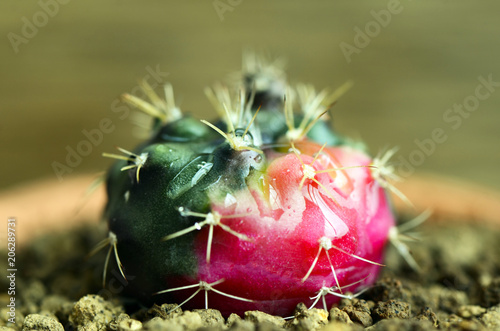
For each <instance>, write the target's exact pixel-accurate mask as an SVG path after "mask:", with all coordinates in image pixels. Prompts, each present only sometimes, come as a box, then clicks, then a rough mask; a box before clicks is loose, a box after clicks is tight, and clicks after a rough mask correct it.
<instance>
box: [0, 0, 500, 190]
mask: <svg viewBox="0 0 500 331" xmlns="http://www.w3.org/2000/svg"><path fill="white" fill-rule="evenodd" d="M391 11H392V13H391ZM499 12H500V2H498V1H481V2H473V1H465V0H464V1H455V0H453V1H452V0H450V1H446V0H443V1H439V0H435V1H407V0H401V2H400V3H399V5H398V2H397V1H326V0H325V1H315V2H306V1H290V0H281V1H262V0H259V1H249V0H243V1H237V0H232V1H227V0H221V1H196V2H195V1H189V2H188V1H185V2H180V1H179V2H173V1H164V0H162V1H96V0H87V1H77V0H72V1H68V0H64V1H62V0H60V2H59V1H57V0H41V1H39V2H37V1H30V2H18V1H2V2H1V3H0V16H1V20H0V32H1V36H2V42H1V43H0V54H1V62H0V77H1V79H0V114H1V121H0V144H1V146H2V147H1V149H2V167H1V169H2V171H1V172H0V188H6V187H9V186H12V185H15V184H17V183H21V182H26V181H30V180H33V179H36V178H40V177H52V178H54V177H55V173H54V171H53V168H52V163H53V162H54V161H56V162H60V163H62V164H64V163H66V161H65V158H66V155H67V153H68V152H67V149H66V148H67V146H69V147H70V148H73V149H76V147H77V146H78V144H79V143H81V142H82V141H84V140H88V138H86V137H85V135H84V134H83V133H82V131H83V130H87V131H92V130H94V129H97V128H99V123H100V121H101V120H102V119H104V118H108V119H109V120H110V121H111V123H112V125H113V127H114V130H113V131H112V132H110V133H105V134H103V138H102V142H100V143H98V144H97V146H93V147H92V150H91V152H89V155H87V156H84V157H82V160H81V163H80V164H79V165H77V166H75V167H73V168H72V169H73V172H72V174H82V173H89V172H98V171H101V170H103V169H105V168H106V167H107V166H108V164H109V163H110V162H111V161H110V160H107V159H104V158H102V157H101V153H102V152H105V151H106V152H113V151H114V147H113V146H115V145H119V146H121V147H124V148H127V149H132V148H133V147H134V146H135V145H136V144H137V143H138V141H139V139H138V138H137V137H135V136H134V135H133V134H132V128H133V125H132V124H131V123H130V119H131V118H132V117H131V116H125V113H123V112H122V111H121V110H119V109H123V108H117V107H120V104H119V103H118V101H117V100H118V99H117V98H118V97H119V95H120V94H121V93H123V92H131V91H133V90H134V88H135V87H136V86H137V80H138V79H140V78H144V77H146V76H147V75H151V73H150V72H151V71H158V70H159V71H160V72H161V73H160V74H157V78H162V79H164V81H169V82H171V83H173V85H174V91H175V94H176V98H177V101H178V102H180V105H181V107H182V109H184V110H186V111H192V112H193V113H195V114H198V115H199V116H200V117H203V118H210V117H212V115H214V111H213V110H212V108H211V107H210V105H209V103H208V101H207V100H206V98H205V97H204V94H203V87H204V86H206V85H209V84H212V83H213V82H215V81H218V80H219V81H220V80H223V79H225V78H226V76H227V74H229V73H231V72H233V71H235V70H238V69H239V68H240V67H241V53H242V50H243V49H245V48H248V47H250V48H253V49H256V50H259V51H265V52H268V53H270V54H272V55H277V56H283V57H285V58H286V59H287V60H288V74H289V76H288V77H289V79H290V81H291V82H297V81H305V82H310V83H312V84H314V85H315V86H316V87H317V88H323V87H327V86H329V87H337V86H339V85H341V84H342V83H344V82H345V81H347V80H353V81H354V83H355V85H354V87H353V88H352V89H351V90H350V91H349V92H348V93H347V95H345V96H344V97H343V98H342V99H341V100H340V102H339V103H338V104H337V105H336V106H335V107H334V108H333V110H332V113H331V114H332V117H333V118H334V120H335V125H336V128H337V129H338V130H339V131H341V132H342V133H344V134H346V135H350V136H353V137H359V138H362V139H363V140H364V141H365V142H366V143H367V144H368V145H369V147H370V149H371V151H372V153H374V154H376V153H377V151H378V150H380V149H381V148H383V147H385V146H395V145H397V146H400V151H399V153H398V155H399V161H401V160H408V161H409V160H411V159H412V157H413V159H414V161H415V160H418V161H419V162H418V163H422V164H421V165H419V166H415V169H416V171H434V172H439V173H445V174H448V175H451V176H457V177H461V178H465V179H468V180H471V181H475V182H478V183H482V184H486V185H488V186H491V187H496V188H500V171H498V169H499V166H498V165H499V164H500V147H499V142H500V141H499V138H500V129H499V127H500V87H495V88H496V89H498V90H495V91H493V92H491V93H489V96H488V97H487V98H484V99H485V100H480V101H479V104H478V105H475V106H474V107H476V106H477V109H476V110H475V111H473V112H468V111H465V112H464V114H465V115H463V116H468V117H467V118H463V117H457V116H458V115H453V116H455V117H453V119H452V118H449V119H448V121H446V120H445V119H444V118H443V116H444V115H445V114H446V111H447V110H448V109H450V108H452V107H453V106H454V104H459V105H460V104H462V103H463V102H464V100H468V101H469V102H474V98H475V97H474V93H475V90H476V88H477V87H478V86H479V84H480V82H479V80H478V77H480V76H482V77H484V78H485V79H488V76H489V75H491V77H492V80H493V81H495V82H500V70H499V69H500V67H499V60H498V59H499V58H500V39H499V31H500V21H499V19H498V13H499ZM387 13H389V14H390V17H389V16H387V15H385V16H384V14H387ZM377 17H378V19H379V21H380V22H382V23H379V22H378V21H377ZM383 25H385V26H383ZM366 28H368V29H369V30H368V31H367V32H365V29H366ZM370 29H371V30H370ZM360 30H361V31H363V32H362V34H366V33H368V34H369V35H366V36H365V38H363V37H362V36H360V33H359V31H360ZM370 35H371V36H370ZM356 42H357V44H356ZM342 43H344V44H342ZM347 44H349V45H350V46H346V45H347ZM341 45H344V48H345V47H357V50H356V52H355V53H352V54H350V56H347V58H348V59H349V60H350V61H348V59H347V58H346V55H345V54H344V53H343V51H342V48H341ZM358 46H359V47H358ZM361 46H363V47H361ZM351 50H352V48H351ZM164 73H168V76H166V75H165V74H164ZM165 76H166V77H165ZM152 82H154V81H150V83H152ZM486 91H487V90H485V89H484V88H483V89H482V92H483V95H484V93H486ZM476 100H477V99H476ZM448 115H450V114H448ZM121 116H122V117H123V119H121ZM458 121H460V123H459V122H458ZM452 125H455V126H457V128H456V129H454V128H453V127H452ZM435 129H441V130H442V132H444V134H445V135H446V137H447V139H446V141H444V142H442V143H436V145H435V151H434V152H432V153H429V156H427V155H426V156H425V157H424V158H423V159H421V160H420V159H419V155H420V156H422V155H424V154H423V152H415V151H418V150H419V147H418V146H417V145H416V143H415V140H416V139H417V140H419V141H424V140H425V141H428V140H426V139H429V138H431V137H432V131H433V130H435ZM412 153H413V154H412ZM395 160H396V161H397V160H398V157H397V156H396V157H395ZM413 164H414V165H415V162H414V163H413ZM67 176H68V175H67V174H66V175H63V178H67Z"/></svg>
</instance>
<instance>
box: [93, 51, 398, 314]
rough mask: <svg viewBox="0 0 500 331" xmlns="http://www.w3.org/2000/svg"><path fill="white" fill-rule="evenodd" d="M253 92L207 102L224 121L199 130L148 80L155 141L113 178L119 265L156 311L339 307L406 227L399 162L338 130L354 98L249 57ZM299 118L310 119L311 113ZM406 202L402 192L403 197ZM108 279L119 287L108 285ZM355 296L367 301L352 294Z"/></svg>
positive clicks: (126, 156) (248, 84) (113, 233)
mask: <svg viewBox="0 0 500 331" xmlns="http://www.w3.org/2000/svg"><path fill="white" fill-rule="evenodd" d="M241 76H242V77H241V78H242V79H241V83H240V86H237V87H236V88H234V90H233V89H232V88H227V87H224V86H222V85H217V86H215V87H214V88H212V89H207V90H206V91H205V92H206V95H207V97H208V99H209V100H210V102H211V103H212V104H213V106H214V108H215V109H216V110H217V112H218V114H219V119H218V120H216V121H213V122H208V121H206V120H198V119H195V118H193V117H192V116H190V115H188V114H185V113H183V112H181V111H180V109H179V108H178V107H177V106H176V105H175V102H174V99H173V90H172V87H171V86H170V85H167V86H166V87H165V92H166V98H165V100H163V99H162V98H160V97H159V96H158V95H157V94H156V92H155V91H154V90H153V89H152V88H151V87H150V86H148V85H147V83H143V85H142V87H143V89H144V92H145V94H146V95H147V96H148V97H149V98H150V102H148V101H144V100H141V99H139V98H137V97H135V96H131V95H125V96H124V100H125V101H127V102H128V103H130V104H132V105H134V106H135V107H137V108H139V109H140V110H142V111H144V112H145V113H147V114H149V115H151V117H152V128H151V136H150V138H149V140H148V141H146V142H145V143H143V144H141V145H140V146H138V147H137V148H136V149H135V150H134V151H133V152H129V151H127V150H125V149H122V148H120V149H119V150H120V151H121V152H122V153H123V154H105V156H107V157H112V158H115V159H118V161H117V162H116V163H115V164H114V165H113V166H112V168H111V169H110V171H109V173H108V177H107V193H108V203H107V206H106V211H105V217H106V219H107V220H108V225H109V236H108V238H107V239H105V240H104V241H103V242H102V243H101V244H100V245H99V247H104V246H106V245H109V251H108V255H107V258H106V263H105V268H104V273H105V274H106V270H107V269H108V262H109V259H110V256H114V257H115V259H114V260H116V265H117V268H118V269H119V270H120V272H121V274H122V275H123V277H125V278H126V279H127V281H128V284H127V286H126V291H127V294H128V295H131V296H134V297H135V298H138V299H139V300H141V301H143V302H148V303H151V302H158V303H162V302H176V303H179V304H182V305H183V306H184V307H187V308H203V307H205V308H206V307H210V308H217V309H219V310H221V312H222V313H223V314H224V315H228V314H230V313H238V314H242V313H243V312H245V311H247V310H256V309H258V310H261V311H264V312H267V313H270V314H276V315H281V316H287V315H290V314H291V313H292V312H293V309H294V308H295V307H296V305H297V304H298V303H300V302H304V303H306V304H307V305H309V306H311V307H312V306H314V305H316V304H317V303H318V302H319V300H321V301H322V302H323V306H324V307H325V309H326V306H327V305H330V304H332V303H334V302H336V301H338V300H339V298H341V297H353V296H355V295H357V294H359V293H361V291H362V289H363V288H366V287H367V286H369V285H371V284H373V283H374V281H375V279H376V277H377V274H378V271H379V269H380V266H381V263H382V261H383V255H384V246H385V244H386V242H387V240H388V237H389V233H390V231H391V230H392V229H394V224H395V221H394V216H393V213H392V210H391V206H390V202H389V200H388V197H387V191H388V190H387V189H393V190H395V189H394V188H393V187H392V186H391V185H390V184H389V182H388V180H389V179H391V176H392V175H393V172H392V170H391V168H390V167H389V166H387V161H388V159H389V157H390V156H391V155H392V153H393V151H389V152H388V153H386V154H385V155H383V156H381V157H377V158H374V159H372V158H371V157H370V156H369V155H368V154H367V153H366V151H365V148H364V146H363V145H362V144H360V143H356V142H354V141H352V140H349V139H348V138H345V137H342V136H341V135H339V134H338V133H337V132H336V131H334V130H333V129H332V128H331V125H330V123H329V121H328V120H327V116H325V115H326V113H327V112H328V110H329V108H330V107H331V106H332V105H333V104H334V103H335V102H336V101H337V99H338V98H339V97H340V95H342V94H343V93H344V92H345V91H346V90H347V89H348V88H349V85H350V84H349V83H348V84H345V85H343V86H342V87H341V88H339V89H338V90H336V91H334V92H333V93H329V92H328V91H327V90H323V91H320V92H317V91H316V90H315V89H314V88H313V87H312V86H310V85H303V84H302V85H300V84H299V85H296V86H294V87H292V86H289V85H287V83H286V81H285V76H284V72H283V68H282V66H281V65H280V63H279V61H275V62H271V61H265V60H263V59H262V58H259V57H256V56H253V55H247V56H246V58H245V59H244V67H243V71H242V73H241ZM297 110H298V111H297ZM396 192H397V191H396ZM104 278H105V276H104ZM352 293H355V294H352Z"/></svg>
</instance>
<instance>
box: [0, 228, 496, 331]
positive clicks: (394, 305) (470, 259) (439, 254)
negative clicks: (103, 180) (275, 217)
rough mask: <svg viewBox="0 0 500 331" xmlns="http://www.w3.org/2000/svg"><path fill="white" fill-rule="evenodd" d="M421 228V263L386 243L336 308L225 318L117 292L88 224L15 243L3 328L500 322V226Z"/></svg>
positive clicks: (397, 326)
mask: <svg viewBox="0 0 500 331" xmlns="http://www.w3.org/2000/svg"><path fill="white" fill-rule="evenodd" d="M419 232H420V234H421V240H420V241H418V242H415V243H411V244H410V247H411V251H412V253H413V255H414V257H415V259H416V261H417V262H418V264H419V266H420V269H421V270H420V272H417V271H415V270H412V269H411V268H410V267H409V266H408V265H407V263H406V262H405V261H404V259H403V258H402V257H401V256H400V255H399V254H398V253H397V252H396V250H395V249H393V248H392V247H388V251H387V258H386V267H384V268H383V271H382V273H381V275H380V277H379V280H378V282H377V283H376V284H375V285H374V286H373V287H371V288H370V289H368V290H367V291H366V292H364V293H363V294H362V295H361V296H359V297H358V298H356V299H353V300H346V299H343V300H342V301H341V302H339V303H338V304H336V305H334V306H332V307H328V308H329V312H326V311H325V310H323V309H316V308H315V309H311V310H308V309H307V307H306V306H305V305H304V304H299V305H298V306H297V309H296V311H295V316H294V317H293V318H290V319H283V318H281V317H276V316H270V315H267V314H265V313H263V312H258V311H251V312H247V313H246V314H245V315H244V316H243V317H239V316H237V315H234V314H233V315H231V316H230V317H229V318H227V319H224V318H223V317H222V316H221V314H220V313H219V312H218V311H217V310H213V309H208V310H204V309H202V310H193V311H182V309H181V308H178V309H176V310H174V311H171V310H172V308H175V305H174V304H173V303H170V304H163V305H161V306H157V305H155V306H153V307H141V306H139V305H137V304H136V303H134V302H130V301H126V300H123V299H122V300H120V298H119V296H117V295H113V294H116V293H119V292H120V289H121V286H123V285H122V284H120V283H119V282H118V281H117V282H116V283H115V284H114V286H112V287H108V288H106V289H103V288H102V285H101V279H102V270H103V260H104V256H105V252H101V253H100V254H97V255H95V256H92V257H88V256H87V255H88V253H89V252H90V251H91V250H92V248H93V247H94V246H95V244H96V243H97V242H99V241H100V240H101V239H102V238H104V236H105V233H106V229H105V225H104V224H102V225H100V226H97V227H96V226H93V227H91V226H89V225H87V226H85V227H82V228H79V229H75V230H72V231H69V232H68V231H66V232H61V233H54V234H51V235H49V236H44V237H39V238H37V239H36V240H33V241H32V242H31V243H30V244H29V245H28V246H26V247H24V248H23V249H22V250H18V252H17V256H16V265H17V267H18V271H17V274H16V295H15V298H16V323H15V324H12V323H9V322H8V320H7V319H8V315H7V312H8V307H7V304H8V303H9V296H8V294H7V293H6V292H3V293H2V294H1V295H0V307H1V308H0V312H1V314H0V330H167V329H168V330H224V329H228V330H249V331H250V330H282V329H290V330H320V329H321V330H363V329H367V330H432V329H442V330H500V258H499V257H500V240H499V238H500V231H499V230H496V229H492V228H491V227H486V226H484V225H480V224H479V223H477V224H467V223H464V222H454V223H452V222H446V223H443V222H441V223H436V222H433V220H432V219H430V220H428V221H427V222H426V223H425V224H424V225H422V226H421V227H420V228H419ZM6 263H7V256H6V252H5V251H4V252H2V254H1V258H0V264H1V268H0V270H1V272H2V273H5V274H3V275H2V277H1V278H0V285H1V286H2V288H8V287H9V279H8V278H7V276H8V275H7V271H6V270H7V265H6ZM108 277H112V275H108ZM308 304H309V303H308ZM321 307H322V305H321V302H320V303H318V305H317V308H321Z"/></svg>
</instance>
